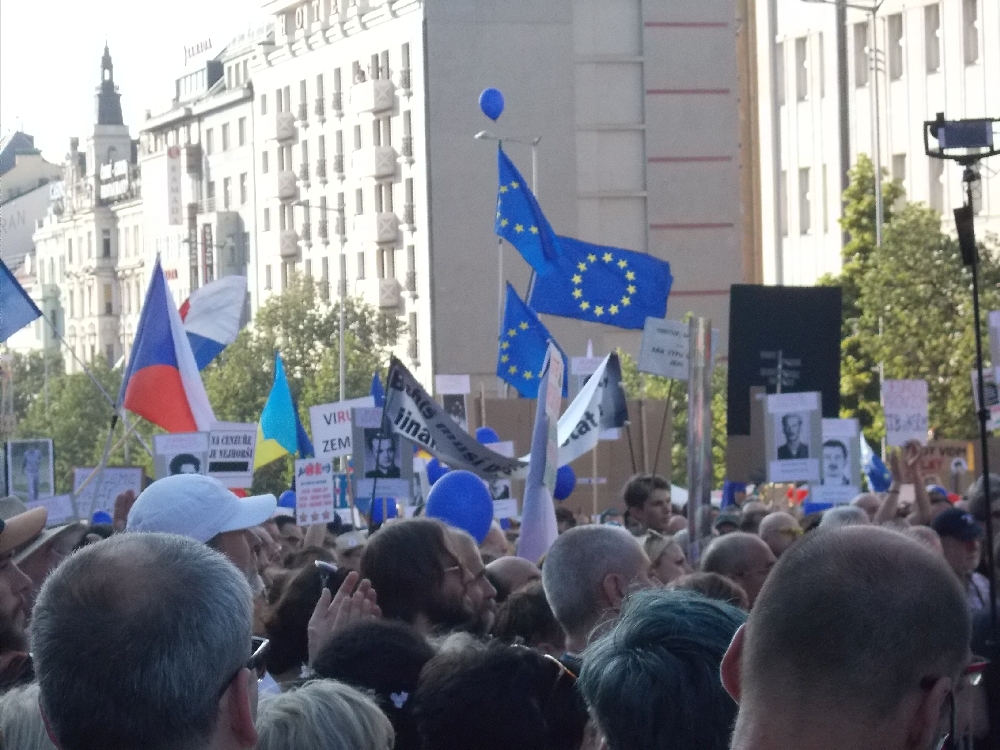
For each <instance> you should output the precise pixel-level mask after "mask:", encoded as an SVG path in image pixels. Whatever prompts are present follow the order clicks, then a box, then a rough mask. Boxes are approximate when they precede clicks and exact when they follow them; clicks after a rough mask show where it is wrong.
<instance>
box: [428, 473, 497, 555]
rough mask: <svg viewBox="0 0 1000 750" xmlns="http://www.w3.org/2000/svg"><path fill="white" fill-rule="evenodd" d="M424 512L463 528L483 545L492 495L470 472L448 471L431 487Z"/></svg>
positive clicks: (491, 515)
mask: <svg viewBox="0 0 1000 750" xmlns="http://www.w3.org/2000/svg"><path fill="white" fill-rule="evenodd" d="M426 514H427V516H428V517H429V518H438V519H440V520H442V521H444V522H445V523H447V524H450V525H452V526H455V527H457V528H459V529H465V530H466V531H468V532H469V533H470V534H472V536H473V537H474V538H475V540H476V543H477V544H482V543H483V540H484V539H485V538H486V534H487V533H488V532H489V530H490V525H491V524H492V523H493V497H492V496H491V495H490V491H489V488H487V486H486V484H485V482H483V480H482V479H480V478H479V477H477V476H476V475H475V474H473V473H472V472H471V471H449V472H448V473H447V474H446V475H445V476H443V477H441V479H439V480H438V481H437V482H435V484H434V486H433V487H431V491H430V493H429V494H428V495H427V509H426Z"/></svg>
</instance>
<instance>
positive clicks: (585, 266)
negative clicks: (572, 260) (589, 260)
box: [576, 263, 587, 271]
mask: <svg viewBox="0 0 1000 750" xmlns="http://www.w3.org/2000/svg"><path fill="white" fill-rule="evenodd" d="M576 267H577V268H579V269H580V270H581V271H586V270H587V264H586V263H577V264H576Z"/></svg>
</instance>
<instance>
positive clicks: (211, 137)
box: [205, 128, 215, 154]
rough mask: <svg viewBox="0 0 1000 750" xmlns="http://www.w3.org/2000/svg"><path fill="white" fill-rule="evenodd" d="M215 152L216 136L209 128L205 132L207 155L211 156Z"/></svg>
mask: <svg viewBox="0 0 1000 750" xmlns="http://www.w3.org/2000/svg"><path fill="white" fill-rule="evenodd" d="M214 151H215V134H214V133H213V132H212V129H211V128H209V129H208V130H206V131H205V153H206V154H211V153H213V152H214Z"/></svg>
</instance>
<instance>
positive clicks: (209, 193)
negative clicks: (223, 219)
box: [205, 182, 215, 210]
mask: <svg viewBox="0 0 1000 750" xmlns="http://www.w3.org/2000/svg"><path fill="white" fill-rule="evenodd" d="M205 197H206V198H207V199H208V200H209V201H210V202H211V201H214V200H215V182H209V183H208V184H207V185H205ZM213 210H214V209H213Z"/></svg>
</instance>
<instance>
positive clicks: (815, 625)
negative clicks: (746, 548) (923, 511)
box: [722, 526, 971, 750]
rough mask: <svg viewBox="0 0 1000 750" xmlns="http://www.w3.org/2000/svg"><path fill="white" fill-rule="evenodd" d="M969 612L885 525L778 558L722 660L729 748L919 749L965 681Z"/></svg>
mask: <svg viewBox="0 0 1000 750" xmlns="http://www.w3.org/2000/svg"><path fill="white" fill-rule="evenodd" d="M970 630H971V628H970V622H969V613H968V610H967V608H966V606H965V597H964V596H963V592H962V589H961V587H960V586H959V585H958V582H957V581H956V580H955V576H954V574H953V573H952V572H951V570H950V569H949V568H948V565H947V563H946V562H945V561H944V560H943V559H942V558H941V557H940V556H938V555H935V554H934V553H933V552H931V551H929V550H928V549H926V548H924V547H923V546H921V545H920V544H918V543H917V542H915V541H913V540H912V539H910V538H908V537H907V536H905V535H903V534H900V533H898V532H896V531H891V530H889V529H885V528H879V527H876V526H849V527H845V528H842V529H835V530H830V531H818V532H816V533H814V534H810V535H809V536H807V537H806V538H805V539H804V540H803V541H802V542H801V543H800V544H797V545H796V546H795V547H793V548H792V549H790V550H788V551H787V552H786V553H785V554H784V555H782V557H781V560H780V561H779V562H778V564H777V565H776V566H775V568H774V571H773V572H772V573H771V575H770V577H769V578H768V580H767V582H766V583H765V584H764V587H763V589H762V590H761V592H760V596H759V597H758V599H757V605H756V606H755V607H754V608H753V609H752V610H751V612H750V616H749V618H748V620H747V623H746V625H745V626H743V627H742V628H741V629H740V630H739V631H738V632H737V634H736V636H735V638H734V639H733V642H732V644H731V645H730V647H729V650H728V651H727V653H726V656H725V658H724V659H723V661H722V682H723V684H724V685H725V687H726V690H727V691H728V692H729V694H730V695H731V696H732V697H733V698H734V699H735V700H736V701H737V702H738V703H739V714H738V717H737V720H736V729H735V732H734V735H733V741H732V748H733V750H755V749H763V748H812V749H813V750H822V749H824V748H830V750H834V749H836V750H845V749H846V748H859V749H860V748H880V750H904V749H905V750H930V748H936V747H941V746H942V744H943V742H944V738H945V735H948V734H950V733H951V732H952V727H953V726H954V725H955V722H954V718H953V717H954V714H953V710H954V708H953V707H954V705H955V702H956V696H958V697H959V699H960V698H961V692H962V691H963V689H964V688H965V685H966V684H967V682H968V677H967V676H966V668H967V666H968V665H969V662H970V658H971V654H970V650H969V638H970Z"/></svg>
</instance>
